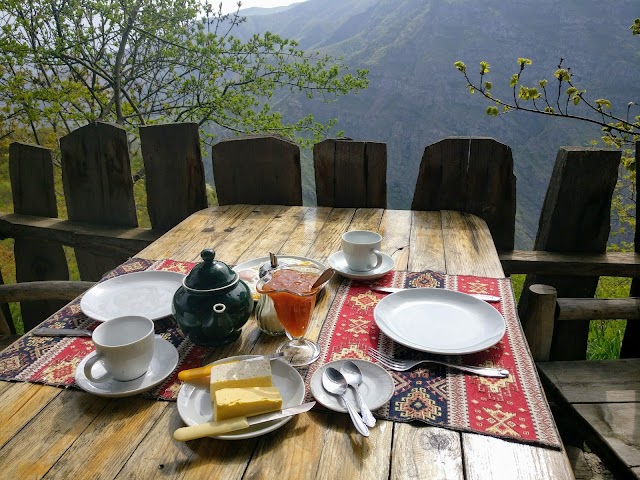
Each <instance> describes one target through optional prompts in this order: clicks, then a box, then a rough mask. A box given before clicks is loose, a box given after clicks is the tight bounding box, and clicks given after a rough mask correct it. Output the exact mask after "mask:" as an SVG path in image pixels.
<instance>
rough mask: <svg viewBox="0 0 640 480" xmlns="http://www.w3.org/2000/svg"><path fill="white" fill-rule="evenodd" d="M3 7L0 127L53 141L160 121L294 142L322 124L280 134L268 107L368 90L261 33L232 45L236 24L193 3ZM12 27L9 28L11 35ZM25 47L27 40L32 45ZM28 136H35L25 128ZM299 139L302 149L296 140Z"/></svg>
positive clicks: (350, 74) (48, 2)
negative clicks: (97, 127) (95, 125)
mask: <svg viewBox="0 0 640 480" xmlns="http://www.w3.org/2000/svg"><path fill="white" fill-rule="evenodd" d="M29 4H30V8H29V9H25V8H24V2H23V1H18V0H5V1H4V5H3V9H4V10H5V11H6V15H4V16H3V17H2V18H0V29H2V34H1V35H0V47H1V48H0V72H2V76H0V104H1V103H3V102H4V103H6V104H7V105H10V109H9V113H4V114H3V113H2V112H0V121H2V119H3V118H7V116H8V115H10V114H11V115H17V117H16V118H19V119H20V120H21V121H22V122H24V123H28V122H31V123H32V125H33V126H34V127H39V126H43V125H45V126H46V125H50V126H53V127H54V128H56V129H59V130H57V131H60V133H61V134H63V133H64V132H63V131H64V130H65V129H73V128H75V127H76V126H79V125H83V124H85V123H86V122H88V121H91V120H94V119H101V120H106V121H114V122H117V123H120V124H122V125H124V126H125V127H126V128H128V129H129V130H131V131H135V130H137V128H136V127H137V126H138V125H141V124H152V123H159V122H171V121H178V122H184V121H193V122H197V123H199V124H201V125H202V124H205V123H214V124H217V125H218V126H220V127H222V128H226V129H229V130H231V131H235V132H256V131H274V132H279V133H282V134H283V135H286V136H288V137H289V138H297V139H298V140H300V141H301V142H303V141H308V140H309V139H312V138H316V137H317V136H318V135H320V134H322V133H323V132H326V129H328V128H331V126H333V124H334V122H332V121H330V120H329V121H327V122H325V123H319V122H316V121H314V120H313V118H312V117H304V118H303V119H300V120H299V121H294V122H292V123H291V124H284V123H283V120H282V116H281V115H280V114H279V113H278V112H274V111H272V109H271V108H272V106H271V105H270V103H269V102H270V101H272V99H273V98H274V97H276V96H277V95H278V92H283V93H282V94H283V95H287V94H291V93H293V94H297V95H302V96H303V97H307V98H318V99H319V100H320V101H324V102H333V101H335V100H336V99H337V98H338V97H340V96H341V95H347V94H351V93H357V92H359V91H360V90H362V89H365V88H367V87H368V84H369V80H368V78H367V77H368V71H367V70H365V69H356V70H355V71H353V70H350V69H349V68H348V66H347V65H345V64H344V63H343V62H342V61H341V60H340V59H337V58H333V57H330V56H328V55H321V54H319V53H307V52H304V51H302V50H300V49H299V48H298V44H297V42H295V41H292V40H287V39H284V38H281V37H279V36H278V35H275V34H273V33H269V32H267V33H265V34H264V35H254V36H252V37H251V38H249V39H248V40H246V41H240V40H239V39H237V38H234V37H233V35H232V32H233V28H234V27H236V26H237V25H238V24H240V23H241V22H242V21H243V19H242V17H234V16H233V15H231V16H230V15H222V14H220V13H215V12H214V10H213V7H208V8H207V9H206V11H207V12H208V13H207V17H206V18H199V16H201V15H203V12H204V11H203V10H202V9H201V4H200V1H199V0H180V1H178V0H157V1H154V2H146V1H143V0H120V1H117V2H116V1H115V0H32V1H31V2H29ZM14 27H18V28H14ZM34 39H37V40H38V41H34ZM35 129H37V128H35ZM303 139H306V140H303Z"/></svg>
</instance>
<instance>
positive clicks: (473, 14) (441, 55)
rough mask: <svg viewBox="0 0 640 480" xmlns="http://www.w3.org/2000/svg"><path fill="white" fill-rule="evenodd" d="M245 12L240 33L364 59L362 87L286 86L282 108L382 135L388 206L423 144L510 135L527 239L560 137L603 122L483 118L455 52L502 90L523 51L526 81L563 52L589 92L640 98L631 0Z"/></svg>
mask: <svg viewBox="0 0 640 480" xmlns="http://www.w3.org/2000/svg"><path fill="white" fill-rule="evenodd" d="M267 11H268V10H267ZM247 12H248V16H247V22H245V23H244V24H242V26H241V28H240V29H239V30H238V31H237V32H236V33H237V34H238V35H239V36H241V37H246V36H248V35H251V34H252V33H255V32H264V31H267V30H268V31H272V32H274V33H277V34H279V35H281V36H284V37H286V38H291V39H295V40H297V41H299V42H300V44H301V47H302V48H304V49H305V50H307V51H313V50H320V51H322V52H324V53H329V54H332V55H336V56H343V57H344V58H345V60H346V61H347V63H348V64H349V65H351V66H353V68H356V67H360V68H367V69H369V70H370V80H371V84H370V87H369V88H368V89H367V90H366V91H364V92H362V93H361V94H359V95H357V96H349V97H341V98H340V99H339V100H338V102H335V103H331V104H322V103H320V102H318V101H317V100H312V101H306V100H301V99H300V98H299V97H297V96H295V97H294V96H289V97H285V98H281V99H279V101H278V103H277V107H278V108H279V109H281V110H282V111H283V112H285V114H289V115H293V114H297V115H300V114H302V113H306V112H308V111H311V112H312V113H313V114H314V115H315V116H318V117H319V118H331V117H337V118H338V119H339V128H340V129H341V130H343V131H344V134H345V135H346V136H349V137H351V138H354V139H356V140H376V141H382V142H386V143H387V144H388V154H389V165H388V179H389V204H390V206H391V207H392V208H409V206H410V203H411V196H412V193H413V189H414V187H415V178H416V176H417V170H418V165H419V162H420V159H421V156H422V152H423V150H424V147H425V146H426V145H428V144H430V143H433V142H435V141H438V140H439V139H441V138H443V137H446V136H468V135H474V136H490V137H493V138H496V139H497V140H499V141H501V142H503V143H506V144H507V145H509V146H510V147H511V148H512V150H513V154H514V160H515V169H516V176H517V178H518V184H517V191H518V224H517V244H518V246H519V247H522V248H524V247H530V246H531V242H532V240H531V239H532V236H534V235H535V230H536V228H537V222H538V215H539V211H540V208H541V205H542V200H543V197H544V193H545V190H546V185H547V182H548V177H549V175H550V173H551V168H552V166H553V162H554V160H555V155H556V152H557V150H558V148H559V147H560V146H562V145H586V144H588V142H589V141H590V140H592V139H597V138H599V129H598V127H594V126H589V125H587V124H584V123H580V122H576V121H562V120H554V119H549V118H543V117H542V116H536V115H531V114H525V113H510V114H508V115H503V116H500V117H498V118H492V117H487V116H486V115H485V113H484V111H485V108H486V107H487V105H488V103H487V102H486V101H483V100H482V99H481V98H480V96H479V95H478V94H476V95H470V94H469V93H468V91H467V89H466V87H465V81H464V78H463V77H462V75H461V74H460V73H459V72H458V71H456V70H455V68H454V67H453V63H454V62H455V61H456V60H462V61H464V62H465V63H466V64H467V66H468V69H469V71H470V73H471V74H472V75H474V77H472V78H474V79H475V78H477V77H476V76H475V75H476V73H475V72H477V71H478V70H479V67H478V64H479V62H480V61H481V60H486V61H487V62H489V64H490V65H491V71H490V77H491V78H490V79H491V80H492V81H493V85H494V88H493V93H494V94H495V95H496V96H497V97H508V96H510V95H511V91H510V89H509V85H508V83H509V78H510V76H511V74H513V73H516V72H517V70H518V65H517V63H516V59H517V58H518V57H526V58H530V59H531V60H532V61H533V65H532V66H531V67H529V68H528V69H527V71H526V73H527V75H525V77H524V78H523V83H524V84H525V85H527V86H537V83H538V80H539V79H541V78H547V79H549V83H550V84H551V83H553V72H554V71H555V70H556V68H557V65H558V63H559V61H560V59H561V58H563V59H564V63H563V65H564V66H567V67H568V66H570V67H571V71H572V72H573V73H574V74H575V77H574V80H575V81H576V82H577V83H578V84H579V86H580V87H581V88H586V89H587V93H588V94H592V95H593V96H592V98H600V97H604V98H608V99H609V100H611V101H612V103H613V104H614V109H616V108H617V110H618V111H619V112H620V113H623V112H624V111H625V109H626V106H627V103H628V102H629V101H635V102H638V103H640V85H639V82H638V79H639V76H638V71H639V69H638V66H639V65H640V41H639V39H638V38H637V37H633V36H632V35H631V32H630V30H629V26H630V25H631V24H632V23H633V19H634V18H635V17H637V16H638V15H639V13H640V12H639V11H638V2H637V0H605V1H601V0H565V1H563V2H557V1H555V0H537V1H523V0H509V1H507V2H505V1H504V0H486V1H484V2H477V1H475V0H349V1H345V0H308V1H306V2H304V3H300V4H296V5H293V6H291V7H289V8H285V9H280V10H277V11H274V13H271V14H264V13H265V11H264V10H262V11H261V12H260V15H250V13H251V10H248V11H247ZM638 113H640V112H636V114H638Z"/></svg>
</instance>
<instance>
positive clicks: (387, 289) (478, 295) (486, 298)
mask: <svg viewBox="0 0 640 480" xmlns="http://www.w3.org/2000/svg"><path fill="white" fill-rule="evenodd" d="M371 290H373V291H375V292H382V293H396V292H401V291H402V290H414V289H412V288H396V287H371ZM465 295H471V296H472V297H476V298H477V299H478V300H484V301H485V302H489V303H495V302H499V301H500V297H498V296H496V295H484V294H482V293H467V294H465Z"/></svg>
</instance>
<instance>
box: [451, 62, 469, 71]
mask: <svg viewBox="0 0 640 480" xmlns="http://www.w3.org/2000/svg"><path fill="white" fill-rule="evenodd" d="M453 66H454V67H456V68H457V69H458V70H459V71H461V72H462V73H464V72H466V71H467V66H466V65H465V64H464V63H463V62H461V61H459V60H458V61H457V62H455V63H454V64H453Z"/></svg>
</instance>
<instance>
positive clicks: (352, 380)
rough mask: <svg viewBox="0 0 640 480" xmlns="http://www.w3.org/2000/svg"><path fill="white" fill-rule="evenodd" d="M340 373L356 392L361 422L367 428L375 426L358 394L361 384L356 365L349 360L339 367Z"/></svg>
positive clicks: (370, 414) (367, 408) (371, 416)
mask: <svg viewBox="0 0 640 480" xmlns="http://www.w3.org/2000/svg"><path fill="white" fill-rule="evenodd" d="M340 373H341V374H342V375H343V376H344V378H345V380H346V381H347V383H348V384H349V386H351V387H352V388H353V391H354V392H356V400H357V401H358V406H359V407H360V415H362V420H363V421H364V423H365V424H366V425H367V427H373V426H375V424H376V419H375V418H373V414H372V413H371V410H369V407H368V406H367V404H366V403H365V401H364V398H362V395H361V394H360V388H358V387H359V385H360V384H361V383H362V372H361V371H360V369H359V368H358V365H356V364H355V363H353V362H352V361H350V360H347V361H346V362H344V363H343V364H342V367H340Z"/></svg>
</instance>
